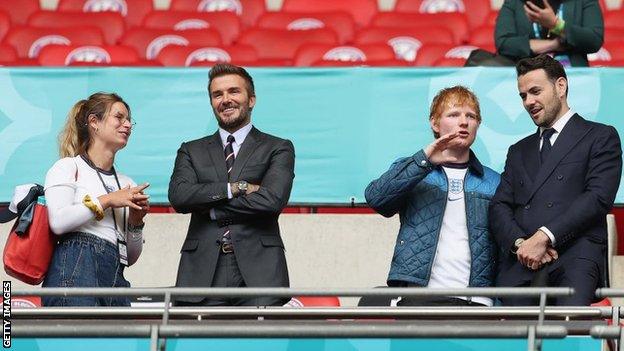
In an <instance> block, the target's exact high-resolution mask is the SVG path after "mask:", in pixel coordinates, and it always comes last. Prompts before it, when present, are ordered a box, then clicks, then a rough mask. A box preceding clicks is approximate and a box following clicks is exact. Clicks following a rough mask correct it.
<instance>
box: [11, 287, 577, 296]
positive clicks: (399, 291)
mask: <svg viewBox="0 0 624 351" xmlns="http://www.w3.org/2000/svg"><path fill="white" fill-rule="evenodd" d="M572 294H574V289H573V288H466V289H429V288H427V289H423V288H375V289H370V288H354V289H353V288H338V289H318V288H33V289H14V290H13V295H35V296H142V295H157V296H167V295H169V296H204V297H231V296H235V297H258V296H264V297H291V296H343V297H359V296H422V297H426V296H487V297H500V296H506V297H509V296H528V297H540V296H542V295H547V296H571V295H572Z"/></svg>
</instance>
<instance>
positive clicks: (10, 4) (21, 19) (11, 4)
mask: <svg viewBox="0 0 624 351" xmlns="http://www.w3.org/2000/svg"><path fill="white" fill-rule="evenodd" d="M40 9H41V7H40V6H39V0H17V1H16V0H1V1H0V11H4V12H6V13H7V14H8V15H9V16H10V17H11V23H13V24H26V21H27V20H28V17H29V16H30V15H31V14H33V13H35V12H36V11H39V10H40Z"/></svg>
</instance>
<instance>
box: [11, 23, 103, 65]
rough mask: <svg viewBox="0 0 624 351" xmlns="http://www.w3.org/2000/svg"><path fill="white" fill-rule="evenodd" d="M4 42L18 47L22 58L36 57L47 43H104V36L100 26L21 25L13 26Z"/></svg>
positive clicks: (18, 52)
mask: <svg viewBox="0 0 624 351" xmlns="http://www.w3.org/2000/svg"><path fill="white" fill-rule="evenodd" d="M4 42H5V44H10V45H12V46H13V47H14V48H15V49H17V54H18V56H19V57H20V58H36V57H37V56H38V55H39V51H41V49H42V48H43V47H44V46H46V45H51V44H57V45H104V38H103V37H102V31H100V29H99V28H97V27H91V26H83V27H72V28H32V27H24V26H20V27H13V28H11V29H10V30H9V32H8V33H7V35H6V37H5V39H4Z"/></svg>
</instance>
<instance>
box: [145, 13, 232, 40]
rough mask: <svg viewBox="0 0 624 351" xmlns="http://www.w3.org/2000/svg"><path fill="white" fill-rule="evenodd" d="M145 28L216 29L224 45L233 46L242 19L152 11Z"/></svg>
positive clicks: (229, 14)
mask: <svg viewBox="0 0 624 351" xmlns="http://www.w3.org/2000/svg"><path fill="white" fill-rule="evenodd" d="M143 26H144V27H145V28H155V29H172V30H189V29H206V28H212V29H215V30H217V31H218V32H219V34H221V38H222V39H223V43H224V44H225V45H231V44H232V43H233V42H234V40H235V39H236V38H237V37H238V35H239V34H240V31H241V23H240V18H239V17H238V16H236V14H234V13H232V12H218V13H217V12H191V11H152V12H150V13H149V14H148V15H147V16H145V20H144V21H143Z"/></svg>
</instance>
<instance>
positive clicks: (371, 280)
mask: <svg viewBox="0 0 624 351" xmlns="http://www.w3.org/2000/svg"><path fill="white" fill-rule="evenodd" d="M189 219H190V216H188V215H181V214H149V215H148V216H147V217H146V226H145V231H144V238H145V245H144V248H143V253H142V255H141V257H140V258H139V260H138V262H137V263H135V264H134V265H133V266H131V267H129V268H128V270H127V271H126V278H127V279H128V280H129V281H130V282H131V284H132V286H134V287H162V286H172V285H174V284H175V277H176V270H177V267H178V262H179V259H180V253H179V251H180V247H181V245H182V242H183V240H184V237H185V235H186V228H187V226H188V222H189ZM280 227H281V230H282V237H283V239H284V244H285V246H286V258H287V261H288V268H289V273H290V277H291V286H293V287H306V288H307V287H311V288H314V287H345V288H352V287H373V286H378V285H385V281H386V275H387V273H388V268H389V264H390V259H391V257H392V250H393V248H394V241H395V239H396V233H397V231H398V227H399V221H398V217H397V216H395V217H394V218H391V219H386V218H383V217H381V216H378V215H329V214H328V215H323V214H314V215H312V214H286V215H282V216H281V217H280ZM10 228H11V223H8V224H3V225H0V242H1V244H0V245H1V247H0V249H4V244H5V242H6V237H7V235H8V232H9V230H10ZM0 277H1V278H2V279H3V280H6V279H10V278H9V277H8V276H7V275H6V273H5V272H4V271H3V270H2V272H0ZM13 281H14V282H15V285H14V286H13V287H14V288H18V287H26V286H27V285H25V284H23V283H21V282H17V281H16V280H15V279H13Z"/></svg>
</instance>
